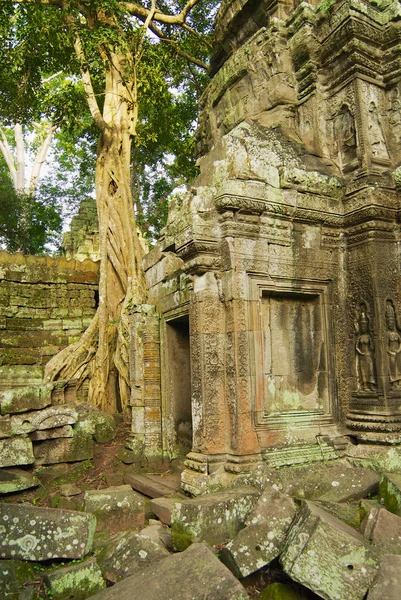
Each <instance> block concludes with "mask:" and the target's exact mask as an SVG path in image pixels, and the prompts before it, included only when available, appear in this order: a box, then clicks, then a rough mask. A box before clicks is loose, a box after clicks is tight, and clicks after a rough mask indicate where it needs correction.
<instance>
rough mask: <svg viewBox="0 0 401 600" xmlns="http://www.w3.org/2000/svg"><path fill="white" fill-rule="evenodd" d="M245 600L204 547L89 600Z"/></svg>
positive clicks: (236, 583)
mask: <svg viewBox="0 0 401 600" xmlns="http://www.w3.org/2000/svg"><path fill="white" fill-rule="evenodd" d="M134 595H135V598H140V599H141V600H155V599H156V598H157V600H172V599H175V598H179V599H180V600H193V599H194V598H201V597H202V598H207V600H246V599H247V598H248V594H247V593H246V591H245V589H244V588H243V586H242V585H241V583H240V582H239V581H238V580H237V579H235V577H234V576H233V575H232V573H230V571H229V570H228V569H227V567H225V566H224V565H223V564H222V563H221V562H220V561H219V559H218V558H217V557H216V556H215V555H214V554H213V551H212V550H211V549H210V548H209V547H208V546H207V544H193V545H192V546H191V547H190V548H188V549H187V550H185V552H181V553H179V554H173V555H171V556H168V557H167V558H165V559H163V560H161V561H159V562H158V563H156V565H154V566H150V567H148V568H147V569H146V570H144V571H143V572H142V573H139V574H137V575H131V577H127V578H126V579H123V580H122V581H120V582H119V583H117V584H116V585H114V586H113V587H110V588H108V589H107V590H104V591H102V592H100V593H99V594H96V595H95V596H93V597H92V600H132V598H133V597H134Z"/></svg>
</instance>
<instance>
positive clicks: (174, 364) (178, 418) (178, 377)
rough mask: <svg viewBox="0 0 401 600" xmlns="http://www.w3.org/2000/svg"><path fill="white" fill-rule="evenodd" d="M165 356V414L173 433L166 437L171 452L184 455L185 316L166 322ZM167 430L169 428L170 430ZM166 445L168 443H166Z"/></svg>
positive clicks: (188, 415) (187, 414)
mask: <svg viewBox="0 0 401 600" xmlns="http://www.w3.org/2000/svg"><path fill="white" fill-rule="evenodd" d="M166 342H167V353H168V380H167V387H168V404H169V407H168V414H169V423H170V424H171V426H172V428H173V431H170V432H169V435H168V437H169V438H170V442H172V444H173V445H174V451H175V453H177V452H178V453H179V454H180V455H185V454H187V453H188V452H190V450H191V448H192V406H191V362H190V340H189V316H188V315H182V316H180V317H177V318H174V319H171V320H169V321H167V322H166ZM170 429H171V427H170ZM169 446H170V444H169Z"/></svg>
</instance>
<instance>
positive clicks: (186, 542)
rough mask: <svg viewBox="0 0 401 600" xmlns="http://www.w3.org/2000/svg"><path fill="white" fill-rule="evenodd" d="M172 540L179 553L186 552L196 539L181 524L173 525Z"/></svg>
mask: <svg viewBox="0 0 401 600" xmlns="http://www.w3.org/2000/svg"><path fill="white" fill-rule="evenodd" d="M171 538H172V541H173V546H174V549H175V550H177V551H178V552H184V550H186V549H187V548H189V546H190V545H191V544H193V542H194V540H195V537H194V536H193V535H191V534H190V533H189V532H188V530H187V529H186V528H185V527H184V526H183V525H182V524H181V523H173V525H172V527H171Z"/></svg>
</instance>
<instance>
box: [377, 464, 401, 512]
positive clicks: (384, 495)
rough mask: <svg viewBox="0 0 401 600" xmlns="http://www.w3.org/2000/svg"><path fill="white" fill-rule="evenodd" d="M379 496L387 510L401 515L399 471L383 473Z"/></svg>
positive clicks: (400, 477) (400, 479) (400, 476)
mask: <svg viewBox="0 0 401 600" xmlns="http://www.w3.org/2000/svg"><path fill="white" fill-rule="evenodd" d="M379 496H380V500H381V502H383V504H384V506H385V507H386V508H387V510H389V511H390V512H392V513H394V514H395V515H399V516H401V475H400V474H399V473H387V475H383V477H382V478H381V481H380V491H379Z"/></svg>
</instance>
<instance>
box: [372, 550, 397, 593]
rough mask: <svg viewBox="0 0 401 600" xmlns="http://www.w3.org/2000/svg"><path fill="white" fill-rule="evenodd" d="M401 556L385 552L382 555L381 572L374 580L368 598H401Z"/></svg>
mask: <svg viewBox="0 0 401 600" xmlns="http://www.w3.org/2000/svg"><path fill="white" fill-rule="evenodd" d="M400 598H401V556H399V555H397V556H395V555H391V554H385V555H383V556H381V557H380V565H379V573H378V575H377V577H376V579H375V580H374V582H373V584H372V586H371V588H370V590H369V593H368V598H367V600H400Z"/></svg>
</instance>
